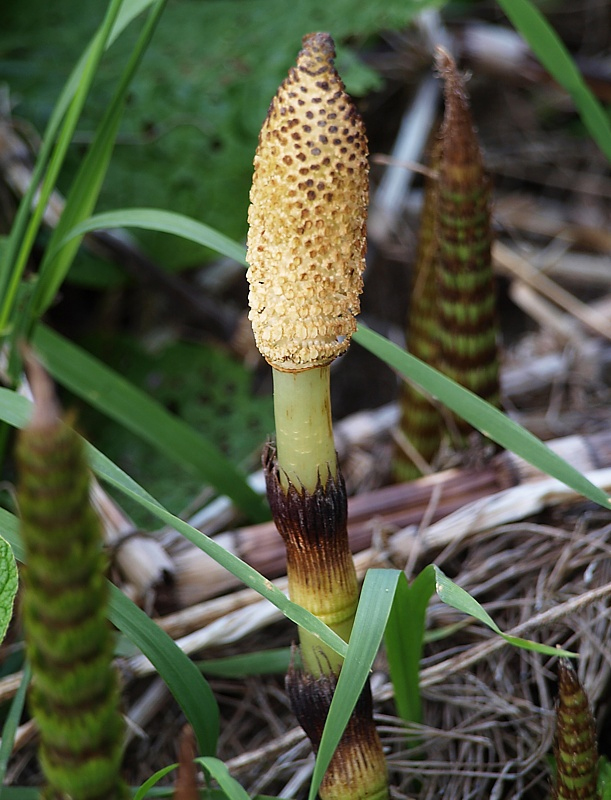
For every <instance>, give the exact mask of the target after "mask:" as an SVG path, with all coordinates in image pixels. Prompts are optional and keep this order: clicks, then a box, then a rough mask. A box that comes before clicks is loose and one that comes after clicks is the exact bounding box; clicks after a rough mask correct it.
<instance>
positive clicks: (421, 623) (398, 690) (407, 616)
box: [384, 564, 435, 723]
mask: <svg viewBox="0 0 611 800" xmlns="http://www.w3.org/2000/svg"><path fill="white" fill-rule="evenodd" d="M434 594H435V573H434V571H433V568H432V566H431V565H430V564H429V566H428V567H425V568H424V569H423V570H422V572H421V573H420V574H419V575H418V577H417V578H415V579H414V580H413V581H412V584H411V586H410V585H408V582H407V578H406V577H405V575H404V574H403V573H402V574H401V576H400V578H399V582H398V584H397V590H396V593H395V599H394V603H393V606H392V609H391V612H390V616H389V618H388V624H387V626H386V632H385V634H384V643H385V646H386V655H387V657H388V666H389V670H390V678H391V680H392V684H393V687H394V692H395V703H396V706H397V713H398V714H399V716H400V717H401V719H403V720H405V721H406V722H418V723H419V722H422V708H421V700H420V659H421V657H422V645H423V642H424V631H425V625H426V609H427V607H428V604H429V600H430V599H431V597H432V596H433V595H434Z"/></svg>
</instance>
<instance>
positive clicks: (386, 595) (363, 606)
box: [308, 569, 403, 800]
mask: <svg viewBox="0 0 611 800" xmlns="http://www.w3.org/2000/svg"><path fill="white" fill-rule="evenodd" d="M402 575H403V573H402V572H401V570H395V569H370V570H369V571H368V572H367V575H366V576H365V581H364V582H363V588H362V590H361V597H360V600H359V605H358V608H357V610H356V617H355V619H354V627H353V629H352V633H351V635H350V644H349V645H348V651H347V653H346V660H345V661H344V665H343V666H342V671H341V672H340V675H339V680H338V681H337V686H336V688H335V693H334V695H333V700H332V701H331V707H330V708H329V715H328V717H327V720H326V722H325V727H324V730H323V734H322V739H321V740H320V747H319V749H318V755H317V757H316V764H315V765H314V774H313V775H312V783H311V785H310V793H309V795H308V800H314V798H315V797H316V793H317V792H318V789H319V787H320V783H321V781H322V779H323V777H324V774H325V772H326V771H327V767H328V766H329V763H330V761H331V758H332V757H333V753H334V752H335V749H336V747H337V745H338V743H339V740H340V739H341V737H342V734H343V732H344V729H345V728H346V725H347V724H348V720H349V719H350V715H351V714H352V711H353V709H354V706H355V705H356V701H357V700H358V698H359V696H360V694H361V692H362V690H363V686H364V685H365V681H366V680H367V676H368V675H369V671H370V670H371V665H372V664H373V660H374V658H375V657H376V654H377V652H378V650H379V648H380V642H381V641H382V636H383V635H384V629H385V628H386V623H387V620H388V617H389V615H390V610H391V607H392V604H393V599H394V596H395V591H396V587H397V583H398V582H399V578H400V577H401V576H402Z"/></svg>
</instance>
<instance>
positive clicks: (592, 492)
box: [354, 323, 611, 508]
mask: <svg viewBox="0 0 611 800" xmlns="http://www.w3.org/2000/svg"><path fill="white" fill-rule="evenodd" d="M354 339H355V341H357V342H358V343H359V344H360V345H362V346H363V347H365V348H366V349H367V350H369V351H370V352H371V353H373V354H374V355H376V356H378V358H380V359H382V361H385V362H386V363H387V364H388V365H389V366H390V367H392V368H393V369H395V370H397V372H399V373H400V374H401V375H404V376H405V377H406V378H409V379H410V380H413V381H415V382H416V383H417V384H418V385H419V386H421V387H422V388H423V389H424V390H425V391H427V392H428V393H429V394H430V395H432V396H433V397H434V398H436V399H438V400H439V401H440V402H442V403H443V404H444V405H446V406H447V407H448V408H450V409H451V410H452V411H454V412H455V413H456V414H458V415H459V416H460V417H462V418H463V419H466V420H467V422H469V423H470V424H471V425H473V427H474V428H477V430H478V431H481V432H482V433H483V434H484V436H487V437H488V438H489V439H492V441H493V442H497V444H500V445H501V447H504V448H506V449H507V450H511V451H512V453H515V454H516V455H518V456H521V458H523V459H524V460H525V461H528V463H529V464H532V465H533V466H534V467H536V468H537V469H540V470H541V471H542V472H545V473H546V474H548V475H551V476H552V477H554V478H557V479H558V480H559V481H561V482H562V483H564V484H566V485H567V486H569V487H570V488H571V489H574V490H575V491H576V492H579V493H580V494H582V495H584V496H585V497H587V498H588V499H589V500H593V501H594V502H595V503H598V504H599V505H601V506H603V508H611V499H610V498H608V497H607V495H606V494H605V493H604V492H603V491H602V490H601V489H599V488H598V487H597V486H594V484H592V483H590V481H589V480H588V479H587V478H585V477H584V476H583V475H582V474H581V473H580V472H578V471H577V470H576V469H575V468H574V467H572V466H571V465H570V464H568V463H567V462H566V461H565V460H564V459H562V458H560V456H558V455H556V453H553V452H552V451H551V450H550V449H549V448H548V447H546V446H545V445H544V444H543V442H541V441H539V439H537V437H536V436H533V435H532V433H529V432H528V431H527V430H525V429H524V428H522V427H521V426H520V425H518V424H517V423H516V422H514V421H513V420H511V419H509V417H507V416H506V415H505V414H503V413H502V412H501V411H498V410H497V409H496V408H494V407H493V406H491V405H490V404H489V403H486V402H485V401H484V400H482V399H481V398H480V397H477V396H476V395H474V394H473V393H472V392H469V391H467V389H464V388H463V387H462V386H459V385H458V384H457V383H454V381H452V380H450V379H449V378H446V377H445V375H442V374H441V373H440V372H438V371H437V370H436V369H433V368H432V367H429V366H428V364H425V363H424V362H423V361H420V360H419V359H417V358H415V357H414V356H412V355H410V354H409V353H407V352H406V351H405V350H402V349H401V348H400V347H397V345H395V344H393V343H392V342H389V341H388V339H385V338H384V337H383V336H380V334H379V333H375V331H372V330H370V329H369V328H367V327H365V326H364V325H363V324H362V323H359V326H358V330H357V332H356V333H355V334H354Z"/></svg>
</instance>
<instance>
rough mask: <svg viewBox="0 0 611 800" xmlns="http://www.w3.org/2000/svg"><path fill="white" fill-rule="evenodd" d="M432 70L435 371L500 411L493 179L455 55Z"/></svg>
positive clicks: (464, 427) (464, 429)
mask: <svg viewBox="0 0 611 800" xmlns="http://www.w3.org/2000/svg"><path fill="white" fill-rule="evenodd" d="M437 68H438V70H439V73H440V75H441V76H442V78H443V80H444V84H445V114H444V119H443V124H442V129H441V140H442V154H441V161H440V165H439V182H438V183H439V186H438V218H437V240H438V246H439V257H438V262H437V303H438V333H439V368H440V370H441V371H442V372H444V373H445V374H446V375H447V376H448V377H450V378H452V379H453V380H455V381H457V383H460V384H461V385H462V386H464V387H465V388H467V389H470V390H471V391H472V392H474V393H475V394H477V395H479V396H480V397H482V398H483V399H484V400H487V401H488V402H489V403H492V405H495V406H497V407H498V406H499V405H500V395H499V364H498V352H497V339H498V323H497V317H496V292H495V286H494V276H493V273H492V258H491V236H492V234H491V226H490V181H489V179H488V176H487V174H486V172H485V169H484V164H483V158H482V153H481V150H480V146H479V142H478V138H477V134H476V132H475V129H474V127H473V121H472V119H471V112H470V109H469V102H468V97H467V93H466V90H465V87H464V80H463V78H462V76H461V75H460V74H459V72H458V70H457V69H456V64H455V63H454V61H453V59H452V57H451V56H450V55H449V54H448V53H447V52H446V51H445V50H443V49H441V48H438V51H437ZM456 425H457V427H458V430H459V431H460V432H461V434H462V435H463V436H466V435H467V434H468V433H469V432H470V431H471V428H470V426H469V425H468V424H467V423H465V422H464V421H463V420H460V419H456Z"/></svg>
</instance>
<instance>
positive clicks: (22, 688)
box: [0, 661, 32, 794]
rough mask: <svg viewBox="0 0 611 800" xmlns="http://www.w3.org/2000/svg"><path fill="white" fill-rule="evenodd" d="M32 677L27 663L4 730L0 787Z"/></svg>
mask: <svg viewBox="0 0 611 800" xmlns="http://www.w3.org/2000/svg"><path fill="white" fill-rule="evenodd" d="M31 677H32V670H31V668H30V664H29V662H27V661H26V664H25V667H24V668H23V675H22V678H21V683H20V684H19V688H18V689H17V693H16V694H15V697H13V701H12V703H11V706H10V708H9V711H8V714H7V715H6V719H5V720H4V726H3V728H2V744H0V786H2V785H3V784H4V778H5V776H6V768H7V766H8V762H9V758H10V757H11V753H12V750H13V743H14V741H15V734H16V733H17V727H18V726H19V720H20V719H21V715H22V713H23V707H24V706H25V697H26V692H27V689H28V684H29V683H30V678H31ZM0 794H3V792H2V790H0Z"/></svg>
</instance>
